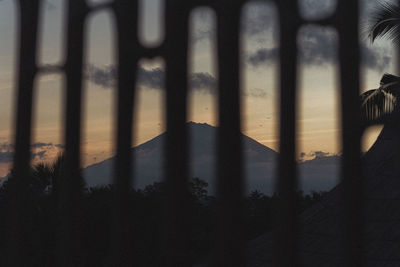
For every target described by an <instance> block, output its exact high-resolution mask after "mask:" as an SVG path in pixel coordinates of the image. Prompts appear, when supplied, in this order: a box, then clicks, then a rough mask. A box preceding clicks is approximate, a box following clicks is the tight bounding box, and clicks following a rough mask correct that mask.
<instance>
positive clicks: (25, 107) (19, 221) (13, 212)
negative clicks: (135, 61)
mask: <svg viewBox="0 0 400 267" xmlns="http://www.w3.org/2000/svg"><path fill="white" fill-rule="evenodd" d="M17 2H18V11H19V36H18V38H19V40H18V41H19V42H18V45H19V47H18V49H19V50H18V53H19V55H18V57H19V58H18V70H17V77H16V85H17V91H16V93H17V101H16V105H15V108H16V124H15V129H16V130H15V131H16V132H15V141H14V142H15V155H14V166H13V176H14V177H13V178H14V179H13V180H14V181H13V182H14V183H13V184H12V193H11V199H10V201H11V203H10V205H9V210H8V216H7V217H8V218H7V220H8V228H9V229H8V231H7V235H8V243H7V245H8V251H7V255H8V261H7V262H8V265H9V266H27V265H28V263H29V256H28V251H27V249H28V246H29V245H28V244H27V243H28V240H27V235H28V233H29V232H28V231H29V230H28V227H29V216H28V215H27V214H28V212H29V211H28V209H29V208H28V207H27V204H28V203H27V201H28V199H27V193H26V192H27V190H28V185H27V183H28V179H29V164H30V142H31V125H32V96H33V87H34V80H35V76H36V73H37V71H38V69H37V67H36V48H37V35H38V19H39V6H40V2H41V1H40V0H19V1H17Z"/></svg>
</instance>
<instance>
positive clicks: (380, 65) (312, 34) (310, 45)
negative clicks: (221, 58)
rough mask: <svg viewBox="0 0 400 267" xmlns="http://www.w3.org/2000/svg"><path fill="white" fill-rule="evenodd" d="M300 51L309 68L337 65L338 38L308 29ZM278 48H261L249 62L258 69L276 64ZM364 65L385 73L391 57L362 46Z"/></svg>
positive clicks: (322, 31) (253, 54)
mask: <svg viewBox="0 0 400 267" xmlns="http://www.w3.org/2000/svg"><path fill="white" fill-rule="evenodd" d="M298 44H299V45H298V49H299V50H298V51H299V59H300V62H301V63H303V64H305V65H307V66H322V65H326V64H331V63H335V62H336V61H337V56H338V53H337V52H338V48H337V41H336V36H335V34H333V33H332V32H331V31H329V30H326V29H323V28H317V27H307V28H305V29H304V30H303V31H301V33H300V34H299V39H298ZM278 54H279V49H278V48H260V49H258V50H256V51H255V52H253V53H250V54H249V55H247V62H248V63H249V64H250V65H252V66H254V67H257V66H259V65H262V64H268V63H272V62H275V61H276V60H277V59H278ZM361 54H362V64H363V65H364V67H366V68H369V69H371V70H376V71H383V70H385V69H387V68H388V67H389V65H390V56H389V55H388V52H387V51H386V50H385V49H383V48H370V47H367V46H366V45H365V44H361Z"/></svg>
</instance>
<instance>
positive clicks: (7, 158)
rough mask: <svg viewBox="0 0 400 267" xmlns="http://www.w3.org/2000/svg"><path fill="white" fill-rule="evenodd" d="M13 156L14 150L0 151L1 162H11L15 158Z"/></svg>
mask: <svg viewBox="0 0 400 267" xmlns="http://www.w3.org/2000/svg"><path fill="white" fill-rule="evenodd" d="M13 156H14V153H13V152H0V162H1V163H8V162H11V161H12V159H13Z"/></svg>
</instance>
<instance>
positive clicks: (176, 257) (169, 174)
mask: <svg viewBox="0 0 400 267" xmlns="http://www.w3.org/2000/svg"><path fill="white" fill-rule="evenodd" d="M165 12H166V13H165V14H166V15H165V25H166V26H165V27H166V34H165V36H166V37H165V38H166V39H165V43H164V44H165V51H164V52H165V62H166V77H165V78H166V79H165V82H166V124H167V131H166V140H165V144H164V146H165V156H166V157H165V159H166V162H165V163H166V165H165V171H166V172H165V175H166V177H165V179H166V183H167V195H168V199H167V203H166V204H167V209H166V210H167V218H166V219H167V222H166V227H167V228H166V233H165V234H166V237H165V241H166V244H165V246H166V247H165V253H166V259H165V260H166V266H171V267H173V266H189V262H188V260H189V257H188V256H189V255H188V249H187V248H188V238H189V236H188V232H189V213H188V206H187V205H188V197H189V193H188V188H187V183H188V180H187V178H188V138H187V127H186V119H187V87H188V84H187V83H188V78H187V77H188V71H187V70H188V62H187V60H188V58H187V54H188V14H189V9H188V3H187V1H186V0H166V3H165Z"/></svg>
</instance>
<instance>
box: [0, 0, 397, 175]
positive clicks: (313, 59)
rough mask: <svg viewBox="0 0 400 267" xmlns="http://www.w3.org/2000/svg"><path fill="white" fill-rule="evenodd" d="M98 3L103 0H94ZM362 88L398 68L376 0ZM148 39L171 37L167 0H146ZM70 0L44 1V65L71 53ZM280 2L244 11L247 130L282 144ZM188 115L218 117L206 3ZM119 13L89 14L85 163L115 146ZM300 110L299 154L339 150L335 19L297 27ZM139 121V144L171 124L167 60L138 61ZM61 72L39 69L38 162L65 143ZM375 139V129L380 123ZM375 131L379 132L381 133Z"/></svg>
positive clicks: (2, 63) (1, 101)
mask: <svg viewBox="0 0 400 267" xmlns="http://www.w3.org/2000/svg"><path fill="white" fill-rule="evenodd" d="M89 2H92V3H93V4H96V3H98V2H104V1H94V0H92V1H89ZM362 2H363V3H362V10H361V14H362V18H361V25H360V29H361V33H362V35H361V36H360V40H361V48H362V52H363V53H362V55H363V62H362V76H361V77H362V90H367V89H371V88H377V87H378V86H379V80H380V77H381V76H382V74H384V73H385V72H389V73H395V72H394V60H393V59H394V50H393V48H392V46H391V44H390V42H389V41H387V40H379V41H377V42H376V43H374V44H370V42H369V41H368V40H367V35H366V34H365V25H366V22H367V21H368V19H369V14H370V12H371V10H373V8H374V6H376V4H377V2H378V1H376V0H364V1H362ZM141 3H143V4H145V5H144V6H142V12H141V18H140V19H141V21H142V25H141V29H140V30H141V33H142V34H141V38H140V39H141V41H142V42H144V43H145V44H146V45H149V46H156V45H157V44H158V43H159V42H160V41H161V40H162V38H163V26H162V25H163V22H162V19H163V18H162V16H161V5H160V3H162V1H159V0H143V1H141ZM64 4H65V1H61V0H46V1H44V5H43V7H42V21H41V32H42V35H41V38H40V40H41V42H40V49H39V53H40V60H39V63H38V64H40V65H46V64H60V63H61V62H63V57H64V53H63V41H64V39H63V33H64V30H63V21H64V17H63V15H64V13H63V10H64ZM299 4H300V6H301V7H302V12H303V16H308V17H318V16H320V17H321V16H322V17H323V16H326V15H327V14H329V13H330V12H331V11H332V10H333V8H334V6H335V1H331V0H329V1H328V0H325V1H322V0H303V1H300V0H299ZM15 8H16V6H15V1H13V0H3V1H0V36H1V37H0V176H4V175H5V174H7V172H8V167H9V165H10V161H11V155H12V142H13V132H12V127H13V118H14V117H13V116H14V115H13V114H14V107H13V103H14V102H15V99H14V97H15V95H14V90H15V82H14V81H15V59H16V58H15V55H16V52H17V51H16V49H15V47H16V46H17V45H16V21H17V18H16V9H15ZM275 20H276V14H275V9H274V6H273V5H272V4H262V3H260V2H252V3H249V4H248V5H246V7H245V9H244V10H243V17H242V48H243V49H242V53H241V61H242V75H243V88H242V94H243V119H244V121H243V132H244V133H245V134H246V135H248V136H250V137H252V138H254V139H256V140H257V141H259V142H260V143H262V144H264V145H266V146H268V147H271V148H272V149H275V150H278V145H279V143H278V142H279V138H278V122H279V117H278V114H279V112H278V105H277V103H278V98H277V92H278V90H277V87H276V86H277V79H276V77H277V76H276V74H277V67H278V62H277V60H276V59H277V57H276V54H277V47H278V42H277V33H278V28H277V27H276V24H275ZM191 21H192V27H191V29H192V31H191V42H190V43H191V46H190V48H191V49H190V58H191V70H190V71H191V76H190V78H189V81H190V85H191V91H190V97H189V101H190V110H189V112H190V115H189V118H188V121H195V122H202V123H203V122H204V123H208V124H211V125H217V120H216V118H217V115H216V110H217V107H216V93H215V92H216V89H215V74H216V69H215V63H216V62H215V49H214V45H215V17H214V14H213V12H212V11H211V10H210V9H207V8H201V9H196V10H194V11H193V13H192V16H191ZM113 27H114V23H113V17H112V14H111V12H109V11H106V10H103V11H100V12H97V13H93V14H92V15H91V16H90V17H89V19H88V20H87V28H86V29H87V39H86V41H87V43H86V48H87V49H86V52H87V53H86V66H87V67H86V70H87V71H86V73H85V76H86V80H85V93H84V103H85V106H84V131H83V139H82V141H83V151H82V153H83V160H84V162H83V165H84V166H87V165H89V164H92V163H95V162H99V161H101V160H103V159H106V158H108V157H110V156H111V155H113V153H114V147H113V121H112V118H113V116H114V112H113V111H114V96H115V94H114V92H115V89H114V81H113V69H114V66H115V61H114V53H113V48H114V46H113V38H114V37H115V36H114V33H113ZM298 45H299V53H300V58H299V59H300V61H299V81H298V84H299V91H300V93H299V103H300V106H299V108H300V109H299V111H300V113H299V117H298V125H299V128H298V130H299V132H298V140H299V147H298V154H299V157H300V153H304V154H305V155H306V157H312V155H313V154H315V152H316V151H324V152H329V153H330V154H337V153H340V151H341V148H340V143H339V135H340V121H339V116H338V115H339V110H338V109H337V107H338V101H339V99H338V94H339V88H338V86H337V84H336V78H337V62H336V60H335V57H336V36H335V31H334V30H333V29H327V28H321V27H316V26H308V27H304V28H302V29H301V31H300V32H299V36H298ZM138 68H139V73H140V77H139V80H138V84H137V88H138V91H137V100H138V101H137V108H136V111H137V112H138V113H137V116H136V122H137V126H138V127H137V134H136V136H135V139H134V143H133V144H132V145H137V144H141V143H143V142H145V141H147V140H149V139H151V138H153V137H155V136H157V135H158V134H160V133H162V132H163V131H164V130H165V128H164V126H165V124H164V121H163V118H164V117H163V116H164V115H163V97H164V92H163V80H162V79H163V78H162V77H163V62H162V59H161V58H160V59H156V60H153V61H148V60H143V61H142V62H141V65H140V66H139V67H138ZM62 99H63V76H62V75H55V74H52V75H42V76H40V77H38V79H37V82H36V92H35V112H34V114H33V116H34V137H33V141H32V144H33V146H32V147H33V153H34V156H33V158H34V162H37V161H48V160H51V159H52V158H53V157H54V155H56V153H57V152H58V151H59V150H60V147H61V146H62V143H63V141H62V139H63V138H62V112H63V105H62ZM373 132H374V133H375V134H372V135H371V137H370V138H369V141H368V142H367V143H368V144H371V142H372V141H373V139H374V138H375V137H376V130H375V131H373ZM374 136H375V137H374Z"/></svg>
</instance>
